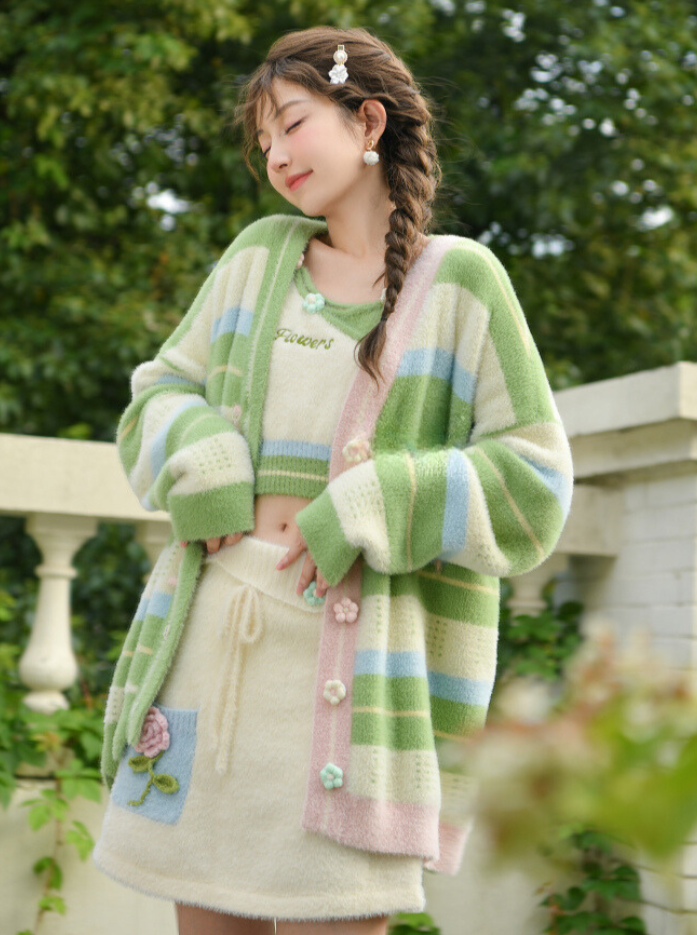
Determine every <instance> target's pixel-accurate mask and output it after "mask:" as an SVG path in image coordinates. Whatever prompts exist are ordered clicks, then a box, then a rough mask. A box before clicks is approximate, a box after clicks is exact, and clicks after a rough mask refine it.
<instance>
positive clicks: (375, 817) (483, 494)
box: [102, 215, 572, 873]
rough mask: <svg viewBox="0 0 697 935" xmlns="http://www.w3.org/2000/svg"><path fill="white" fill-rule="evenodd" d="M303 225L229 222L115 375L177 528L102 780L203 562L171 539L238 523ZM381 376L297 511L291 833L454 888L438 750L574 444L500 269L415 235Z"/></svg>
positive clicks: (483, 672)
mask: <svg viewBox="0 0 697 935" xmlns="http://www.w3.org/2000/svg"><path fill="white" fill-rule="evenodd" d="M323 230H326V226H325V225H324V224H322V223H321V222H315V221H311V220H307V219H304V218H299V217H293V218H291V217H287V216H283V215H277V216H273V217H270V218H267V219H265V220H263V221H259V222H256V223H255V224H253V225H251V226H250V227H248V228H247V229H246V230H245V231H244V232H243V233H242V234H241V235H240V236H239V237H238V238H237V239H236V240H235V241H234V242H233V244H232V245H231V246H230V247H229V248H228V250H227V251H226V253H225V254H224V256H223V257H222V259H221V261H220V262H219V263H218V265H217V267H216V269H215V270H214V271H213V273H212V274H211V276H210V277H209V279H208V280H207V282H206V284H205V285H204V287H203V289H202V291H201V293H200V295H199V296H198V297H197V299H196V300H195V302H194V304H193V306H192V308H191V309H190V310H189V312H188V313H187V315H186V316H185V318H184V319H183V320H182V323H181V324H180V326H179V328H177V330H176V331H175V332H174V334H173V335H172V336H171V338H170V339H169V341H167V342H166V343H165V345H164V347H163V348H162V350H161V351H160V353H159V354H158V355H157V357H156V359H155V361H153V362H151V363H149V364H143V365H142V366H141V367H140V368H138V370H136V373H135V374H134V381H133V382H134V398H133V402H132V403H131V405H130V406H129V409H128V410H127V411H126V413H125V414H124V417H123V419H122V421H121V424H120V429H119V436H118V442H119V449H120V451H121V455H122V458H123V460H124V465H125V467H126V469H127V471H128V474H129V479H130V480H131V483H132V484H133V486H134V489H136V492H137V493H138V495H139V496H140V497H141V498H142V501H141V502H143V503H144V505H146V506H151V507H154V508H163V509H167V510H169V511H170V513H171V515H172V523H173V527H174V531H175V535H174V537H173V539H172V541H171V542H170V543H169V544H168V546H167V547H166V548H165V549H164V550H163V552H162V554H161V556H160V558H159V560H158V562H157V564H156V566H155V569H154V570H153V573H152V575H151V577H150V579H149V581H148V584H147V586H146V589H145V592H144V595H143V598H142V600H141V604H140V607H139V610H138V612H137V614H136V619H135V620H134V623H133V625H132V627H131V630H130V631H129V634H128V637H127V640H126V644H125V646H124V651H123V653H122V655H121V658H120V659H119V661H118V663H117V667H116V672H115V675H114V680H113V685H112V688H111V690H110V693H109V699H108V703H107V712H106V716H105V744H104V751H103V758H102V772H103V775H104V778H105V780H106V782H107V783H108V784H109V785H111V782H113V776H114V774H115V769H116V766H117V763H118V759H119V757H120V755H121V753H122V751H123V748H124V746H125V745H126V743H135V742H136V741H137V739H138V737H139V736H140V729H141V726H142V723H143V720H144V717H145V714H146V713H147V710H148V708H149V706H150V705H151V703H152V701H153V700H154V698H155V697H156V695H157V691H158V690H159V687H160V685H161V684H162V680H163V678H164V675H165V673H166V671H167V668H168V666H169V665H170V663H171V660H172V657H173V654H174V652H175V651H176V644H177V640H178V638H179V634H180V632H181V627H182V626H183V623H184V620H185V618H186V614H187V611H188V606H189V603H190V600H191V595H192V593H193V591H194V588H195V583H196V580H197V576H198V571H199V568H200V563H201V556H202V547H201V546H200V545H198V544H196V543H193V542H192V543H191V544H190V545H188V546H187V547H181V546H179V545H178V544H177V540H179V539H194V538H200V539H205V538H209V537H211V536H218V535H222V534H224V533H231V532H238V531H246V530H249V529H251V528H252V526H253V497H254V477H255V472H256V471H257V469H258V466H259V458H260V452H261V425H262V410H263V405H264V401H265V398H266V390H267V379H268V372H269V361H270V355H271V348H272V345H273V340H274V336H275V334H276V329H277V326H278V320H279V315H280V313H281V309H282V307H283V304H284V301H285V298H286V295H287V293H288V289H289V287H290V283H291V280H292V277H293V275H294V271H295V267H296V264H297V261H298V259H299V257H300V254H301V252H302V250H303V249H304V247H305V245H306V244H307V242H308V240H309V239H310V237H311V236H313V235H314V234H316V233H319V232H320V231H323ZM381 368H382V370H383V373H384V375H385V380H384V382H383V383H381V385H380V387H379V389H378V390H377V391H376V389H375V387H374V384H373V383H372V381H371V379H370V377H368V375H367V374H365V373H364V372H363V371H358V372H357V374H356V377H355V379H354V381H353V384H352V386H351V389H350V391H349V393H348V396H347V398H346V401H345V403H344V407H343V410H342V414H341V417H340V419H339V424H338V426H337V428H336V432H335V435H334V440H333V443H332V447H331V457H330V467H329V475H328V476H329V483H328V484H327V486H326V487H325V488H324V490H323V491H322V492H321V493H320V494H319V495H318V496H317V497H316V498H315V499H314V500H313V502H312V503H311V504H309V506H307V507H306V508H305V509H304V510H302V511H301V512H300V513H299V514H298V517H297V520H298V523H299V526H300V528H301V530H302V532H303V535H304V536H305V538H306V541H307V542H308V544H309V547H310V551H311V553H312V555H313V557H314V558H315V560H316V562H317V565H318V567H319V569H320V571H321V572H322V574H323V575H324V576H325V578H326V579H327V580H328V582H329V583H330V585H331V587H330V589H329V591H328V593H327V600H326V605H325V611H324V618H323V627H322V639H321V643H320V654H319V660H318V670H317V682H316V685H315V700H314V721H313V746H312V754H311V762H310V764H309V772H308V778H307V787H306V790H307V791H306V801H305V809H304V815H303V827H305V828H307V829H308V830H312V831H316V832H318V833H320V834H324V835H326V836H328V837H331V838H334V839H335V840H337V841H339V842H340V843H344V844H347V845H350V846H354V847H359V848H363V849H366V850H373V851H380V852H385V853H397V854H399V853H401V854H410V855H420V856H422V857H423V858H424V860H425V861H426V866H427V867H429V868H431V869H436V870H440V871H443V872H447V873H454V872H456V870H457V868H458V866H459V863H460V860H461V856H462V848H463V844H464V839H465V836H466V832H467V828H468V826H469V808H468V795H469V790H468V788H467V783H466V781H465V780H464V778H463V777H462V775H460V772H459V771H458V769H457V767H456V766H453V764H452V763H451V762H448V764H447V766H448V768H447V769H446V762H445V759H446V756H448V759H449V760H451V759H452V756H451V755H450V754H449V752H448V751H449V750H450V748H451V746H452V744H453V743H454V742H455V743H456V742H458V741H461V740H462V739H463V738H466V737H467V736H469V735H471V733H472V732H473V731H475V730H478V729H479V728H480V727H481V726H482V724H483V723H484V720H485V716H486V711H487V707H488V704H489V699H490V695H491V690H492V687H493V679H494V673H495V665H496V640H497V623H498V613H499V581H498V579H499V577H500V576H502V575H515V574H520V573H522V572H525V571H528V570H530V569H532V568H534V567H535V566H536V565H538V564H539V563H541V562H542V561H543V560H544V559H545V558H546V557H547V556H548V555H549V554H550V553H551V551H552V550H553V548H554V546H555V544H556V541H557V539H558V537H559V534H560V532H561V529H562V527H563V524H564V521H565V518H566V515H567V514H568V510H569V505H570V497H571V485H572V469H571V459H570V452H569V447H568V442H567V440H566V437H565V434H564V431H563V428H562V426H561V422H560V419H559V415H558V413H557V410H556V407H555V404H554V399H553V396H552V394H551V391H550V388H549V385H548V383H547V380H546V377H545V373H544V369H543V366H542V363H541V361H540V358H539V355H538V353H537V350H536V348H535V345H534V342H533V340H532V337H531V335H530V332H529V330H528V327H527V324H526V322H525V318H524V315H523V313H522V310H521V308H520V304H519V302H518V300H517V297H516V295H515V292H514V290H513V287H512V285H511V283H510V280H509V278H508V276H507V274H506V271H505V269H504V268H503V266H502V265H501V263H500V262H499V261H498V260H497V259H496V257H495V255H494V254H493V253H492V251H491V250H489V249H488V248H487V247H485V246H483V245H482V244H479V243H477V242H476V241H473V240H470V239H468V238H464V237H453V236H435V237H431V238H430V239H429V244H428V246H427V247H426V249H425V250H424V251H423V253H422V254H421V256H420V257H419V258H418V259H417V261H416V262H415V263H414V264H413V266H412V267H411V269H410V270H409V273H408V275H407V277H406V280H405V284H404V288H403V290H402V292H401V294H400V297H399V301H398V304H397V308H396V310H395V312H394V314H393V315H392V316H391V317H390V319H389V320H388V322H387V341H386V345H385V348H384V350H383V354H382V357H381ZM197 417H199V418H197ZM233 423H234V424H233ZM235 425H236V426H237V427H238V428H235ZM129 439H130V441H129ZM184 530H186V534H183V533H184ZM191 530H195V532H191ZM346 599H348V601H349V602H353V603H354V604H356V605H357V606H358V608H359V612H358V617H357V619H356V620H355V621H354V622H351V623H349V622H347V620H346V619H341V618H342V614H341V613H337V612H336V611H335V610H334V608H335V606H336V605H337V604H341V602H342V601H345V600H346ZM344 606H348V605H346V604H345V605H344ZM330 679H334V680H340V681H341V682H342V683H343V684H344V685H345V687H346V691H347V695H346V700H345V701H343V702H342V704H340V705H332V704H330V703H329V702H328V701H327V700H326V698H325V697H324V694H323V693H324V688H325V685H326V682H327V680H330ZM348 702H350V704H349V703H348ZM456 759H457V758H455V760H456ZM330 763H331V764H333V765H334V766H336V767H338V768H339V769H340V770H341V771H342V775H343V783H342V785H341V786H340V787H338V788H331V789H327V788H325V786H324V784H323V782H322V779H321V776H320V773H321V772H322V770H324V769H325V767H326V766H327V765H328V764H330Z"/></svg>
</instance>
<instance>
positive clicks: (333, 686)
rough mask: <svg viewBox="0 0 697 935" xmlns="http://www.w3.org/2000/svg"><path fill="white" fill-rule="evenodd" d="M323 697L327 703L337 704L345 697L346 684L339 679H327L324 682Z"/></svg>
mask: <svg viewBox="0 0 697 935" xmlns="http://www.w3.org/2000/svg"><path fill="white" fill-rule="evenodd" d="M324 697H325V698H326V700H327V701H328V702H329V704H333V705H337V704H339V702H340V701H343V700H344V698H345V697H346V686H345V685H344V683H343V682H340V681H339V679H329V680H328V681H327V682H325V683H324Z"/></svg>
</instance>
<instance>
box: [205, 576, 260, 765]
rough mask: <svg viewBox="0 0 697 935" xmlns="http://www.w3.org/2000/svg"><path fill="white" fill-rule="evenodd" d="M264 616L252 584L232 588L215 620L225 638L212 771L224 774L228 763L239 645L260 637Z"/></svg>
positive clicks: (216, 695)
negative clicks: (215, 753) (223, 610)
mask: <svg viewBox="0 0 697 935" xmlns="http://www.w3.org/2000/svg"><path fill="white" fill-rule="evenodd" d="M262 630H263V619H262V613H261V602H260V600H259V594H258V592H257V589H256V588H255V587H254V586H253V585H251V584H243V585H240V587H238V588H235V589H234V590H233V592H232V594H231V596H230V602H229V604H228V607H227V612H226V613H225V614H224V615H223V616H222V617H221V619H220V621H219V623H218V631H217V632H218V639H219V640H223V641H224V645H223V648H222V649H223V659H222V663H221V666H220V677H219V681H218V685H217V687H216V690H215V692H214V693H213V699H214V701H213V711H212V714H211V724H212V728H211V747H212V748H213V749H215V748H216V747H217V748H218V755H217V757H216V760H215V771H216V772H217V773H218V774H219V775H221V776H222V775H223V773H225V771H226V770H227V767H228V761H229V759H230V750H231V748H232V739H233V735H234V733H235V719H236V717H237V694H238V688H239V682H240V669H241V666H242V647H241V645H240V644H246V645H248V646H249V645H251V644H252V643H255V642H257V640H258V639H259V638H260V637H261V634H262Z"/></svg>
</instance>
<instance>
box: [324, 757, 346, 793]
mask: <svg viewBox="0 0 697 935" xmlns="http://www.w3.org/2000/svg"><path fill="white" fill-rule="evenodd" d="M319 778H320V779H321V780H322V785H323V786H324V788H325V789H338V788H339V786H343V784H344V771H343V769H342V768H341V767H340V766H334V764H333V763H327V765H326V766H325V767H324V769H321V770H320V773H319Z"/></svg>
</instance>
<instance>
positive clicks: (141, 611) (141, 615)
mask: <svg viewBox="0 0 697 935" xmlns="http://www.w3.org/2000/svg"><path fill="white" fill-rule="evenodd" d="M148 600H149V599H148V598H147V597H146V596H145V594H141V596H140V600H139V601H138V610H136V615H135V617H134V618H133V619H134V620H145V611H146V610H147V607H148Z"/></svg>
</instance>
